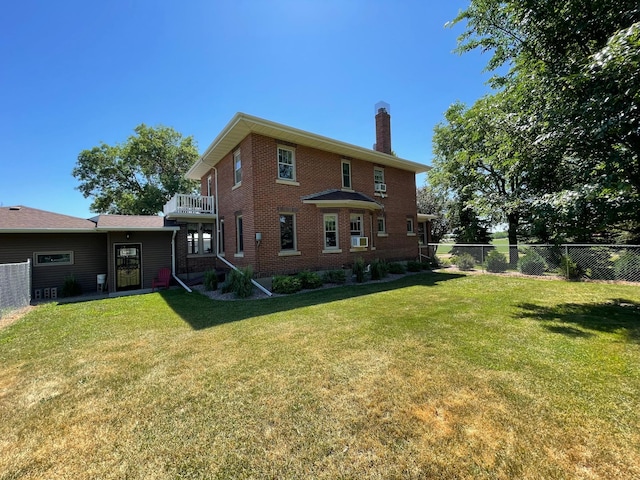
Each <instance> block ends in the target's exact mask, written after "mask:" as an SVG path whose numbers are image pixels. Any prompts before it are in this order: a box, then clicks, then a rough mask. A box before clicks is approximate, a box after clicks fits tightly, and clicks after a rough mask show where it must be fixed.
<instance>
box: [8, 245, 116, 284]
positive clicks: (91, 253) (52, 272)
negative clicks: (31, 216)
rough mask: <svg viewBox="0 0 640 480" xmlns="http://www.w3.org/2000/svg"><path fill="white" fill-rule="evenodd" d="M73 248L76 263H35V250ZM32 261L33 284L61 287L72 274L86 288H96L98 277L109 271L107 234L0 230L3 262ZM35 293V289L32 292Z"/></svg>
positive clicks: (45, 250) (66, 249) (46, 250)
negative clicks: (1, 231) (39, 264)
mask: <svg viewBox="0 0 640 480" xmlns="http://www.w3.org/2000/svg"><path fill="white" fill-rule="evenodd" d="M51 251H61V252H62V251H73V256H74V264H73V265H55V266H53V265H52V266H49V265H47V266H36V265H35V262H34V258H33V254H34V253H35V252H51ZM27 258H30V259H31V261H32V262H33V282H32V288H33V289H34V290H35V289H40V288H50V287H56V288H58V295H59V294H60V289H61V288H62V285H63V284H64V279H65V277H68V276H70V275H73V276H74V277H75V278H76V280H77V281H78V283H79V284H80V286H81V287H82V291H83V292H86V293H88V292H94V291H96V285H97V283H96V277H97V275H98V274H101V273H107V236H106V234H103V233H59V234H58V233H33V234H23V233H5V234H0V263H13V262H24V261H25V260H26V259H27ZM32 293H33V292H32Z"/></svg>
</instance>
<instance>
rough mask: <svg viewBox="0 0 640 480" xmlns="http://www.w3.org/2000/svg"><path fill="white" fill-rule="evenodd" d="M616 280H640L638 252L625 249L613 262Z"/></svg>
mask: <svg viewBox="0 0 640 480" xmlns="http://www.w3.org/2000/svg"><path fill="white" fill-rule="evenodd" d="M613 271H614V272H615V274H616V280H628V281H631V282H633V281H638V280H640V253H637V252H633V251H626V252H625V253H623V254H622V255H620V257H618V258H617V259H616V260H615V261H614V262H613Z"/></svg>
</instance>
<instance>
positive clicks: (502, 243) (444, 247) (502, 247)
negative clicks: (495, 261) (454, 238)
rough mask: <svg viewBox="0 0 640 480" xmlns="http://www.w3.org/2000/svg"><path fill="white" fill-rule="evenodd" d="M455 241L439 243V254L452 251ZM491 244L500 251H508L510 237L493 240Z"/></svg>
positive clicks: (446, 253)
mask: <svg viewBox="0 0 640 480" xmlns="http://www.w3.org/2000/svg"><path fill="white" fill-rule="evenodd" d="M453 245H454V244H453V243H441V244H440V245H438V252H437V253H438V255H448V254H449V253H450V252H451V248H452V247H453ZM491 245H495V247H496V249H497V250H498V251H500V252H507V251H508V247H509V239H508V238H498V239H496V240H493V241H492V242H491Z"/></svg>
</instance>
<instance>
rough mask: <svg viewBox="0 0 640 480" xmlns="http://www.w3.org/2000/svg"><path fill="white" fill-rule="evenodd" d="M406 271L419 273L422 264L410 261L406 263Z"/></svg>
mask: <svg viewBox="0 0 640 480" xmlns="http://www.w3.org/2000/svg"><path fill="white" fill-rule="evenodd" d="M407 270H408V271H410V272H419V271H420V270H422V264H421V263H420V262H416V261H415V260H410V261H408V262H407Z"/></svg>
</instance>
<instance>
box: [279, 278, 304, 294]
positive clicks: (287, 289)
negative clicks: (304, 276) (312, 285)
mask: <svg viewBox="0 0 640 480" xmlns="http://www.w3.org/2000/svg"><path fill="white" fill-rule="evenodd" d="M271 290H273V292H274V293H284V294H290V293H296V292H299V291H300V290H302V282H301V281H300V279H299V278H297V277H291V276H288V275H276V276H275V277H273V283H272V284H271Z"/></svg>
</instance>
